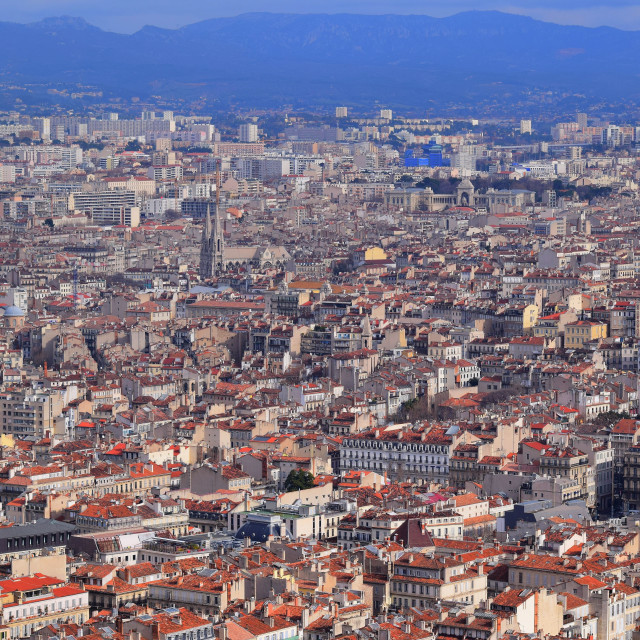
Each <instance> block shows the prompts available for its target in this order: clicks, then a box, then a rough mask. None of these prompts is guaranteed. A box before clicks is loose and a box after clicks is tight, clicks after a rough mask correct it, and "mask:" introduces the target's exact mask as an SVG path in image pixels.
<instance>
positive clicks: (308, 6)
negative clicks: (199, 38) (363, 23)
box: [0, 0, 640, 33]
mask: <svg viewBox="0 0 640 640" xmlns="http://www.w3.org/2000/svg"><path fill="white" fill-rule="evenodd" d="M0 7H1V8H2V11H1V12H0V19H2V20H6V21H14V22H32V21H36V20H40V19H42V18H45V17H50V16H59V15H71V16H79V17H83V18H85V19H86V20H88V21H89V22H91V23H92V24H95V25H97V26H99V27H102V28H103V29H108V30H111V31H119V32H122V33H131V32H133V31H136V30H137V29H139V28H140V27H142V26H144V25H145V24H153V25H156V26H160V27H167V28H177V27H180V26H183V25H185V24H190V23H192V22H197V21H198V20H205V19H207V18H214V17H219V16H230V15H237V14H238V13H244V12H247V11H270V12H288V13H319V12H322V13H338V12H349V13H405V14H406V13H425V14H428V15H433V16H445V15H451V14H452V13H457V12H458V11H466V10H469V9H498V10H500V11H508V12H510V13H519V14H523V15H529V16H532V17H534V18H538V19H541V20H547V21H549V22H557V23H560V24H579V25H585V26H591V27H595V26H603V25H607V26H612V27H618V28H621V29H638V30H640V5H639V4H638V3H637V0H565V2H563V3H559V2H558V1H557V0H528V1H527V0H322V1H321V2H317V1H316V2H311V1H310V0H270V1H269V2H265V1H264V0H234V2H229V0H180V1H179V2H176V0H102V2H100V1H98V0H2V2H0Z"/></svg>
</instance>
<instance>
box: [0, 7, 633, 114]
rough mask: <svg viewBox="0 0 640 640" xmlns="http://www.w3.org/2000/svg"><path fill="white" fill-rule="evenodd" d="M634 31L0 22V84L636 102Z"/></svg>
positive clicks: (214, 95)
mask: <svg viewBox="0 0 640 640" xmlns="http://www.w3.org/2000/svg"><path fill="white" fill-rule="evenodd" d="M639 54H640V32H636V31H621V30H616V29H613V28H609V27H601V28H597V29H591V28H586V27H573V26H561V25H556V24H549V23H544V22H540V21H537V20H534V19H532V18H528V17H523V16H518V15H511V14H505V13H500V12H496V11H486V12H481V11H478V12H465V13H460V14H457V15H455V16H451V17H448V18H432V17H429V16H422V15H419V16H404V15H382V16H381V15H353V14H337V15H320V14H304V15H296V14H269V13H248V14H243V15H240V16H237V17H234V18H217V19H213V20H206V21H203V22H199V23H196V24H192V25H189V26H186V27H183V28H181V29H177V30H170V29H161V28H158V27H151V26H149V27H144V28H143V29H141V30H140V31H138V32H136V33H134V34H132V35H122V34H116V33H110V32H106V31H102V30H101V29H99V28H97V27H94V26H92V25H90V24H88V23H87V22H85V21H84V20H82V19H80V18H70V17H58V18H48V19H46V20H43V21H41V22H37V23H32V24H28V25H21V24H13V23H6V22H4V23H0V60H1V62H0V72H1V74H0V81H2V82H5V83H6V82H15V83H23V84H25V83H41V82H52V83H76V82H82V83H87V84H93V85H97V86H99V87H100V88H101V89H103V90H104V91H105V92H107V94H109V95H119V96H124V97H126V96H131V95H139V96H141V97H147V96H150V95H164V96H167V97H184V98H185V99H187V100H193V99H200V98H205V99H208V100H211V101H219V102H220V103H221V104H226V103H243V104H253V105H254V106H277V105H279V104H284V103H293V104H335V103H337V102H338V103H345V104H371V103H372V102H373V101H376V100H377V101H379V102H381V103H384V104H388V105H390V106H395V105H412V106H416V107H419V106H422V105H425V104H431V105H442V104H446V103H451V102H456V101H459V102H462V103H467V104H473V103H480V102H486V101H490V100H493V101H496V100H497V101H501V100H504V101H507V102H508V103H512V102H514V100H516V99H518V97H519V96H524V95H526V94H527V92H528V91H529V90H530V89H536V90H545V91H553V92H560V93H566V94H568V95H572V94H583V95H584V96H585V97H586V99H588V100H589V101H592V102H596V101H600V100H611V101H617V100H621V99H623V98H626V99H629V100H636V99H638V97H640V69H639V68H638V65H637V61H638V57H639Z"/></svg>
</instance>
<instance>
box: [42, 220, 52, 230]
mask: <svg viewBox="0 0 640 640" xmlns="http://www.w3.org/2000/svg"><path fill="white" fill-rule="evenodd" d="M44 226H45V227H49V229H53V227H54V223H53V218H47V219H46V220H45V221H44Z"/></svg>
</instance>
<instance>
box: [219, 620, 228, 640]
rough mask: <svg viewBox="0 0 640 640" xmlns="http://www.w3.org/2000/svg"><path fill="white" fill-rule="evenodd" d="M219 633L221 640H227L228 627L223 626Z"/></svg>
mask: <svg viewBox="0 0 640 640" xmlns="http://www.w3.org/2000/svg"><path fill="white" fill-rule="evenodd" d="M218 633H219V634H220V640H227V625H226V624H221V625H220V628H219V629H218Z"/></svg>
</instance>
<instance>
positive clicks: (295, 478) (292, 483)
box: [284, 469, 315, 492]
mask: <svg viewBox="0 0 640 640" xmlns="http://www.w3.org/2000/svg"><path fill="white" fill-rule="evenodd" d="M314 484H315V478H314V477H313V474H312V473H309V472H308V471H305V470H304V469H293V470H292V471H291V472H290V473H289V475H288V476H287V479H286V480H285V481H284V490H285V491H287V492H289V491H297V490H298V489H311V487H313V486H314Z"/></svg>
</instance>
